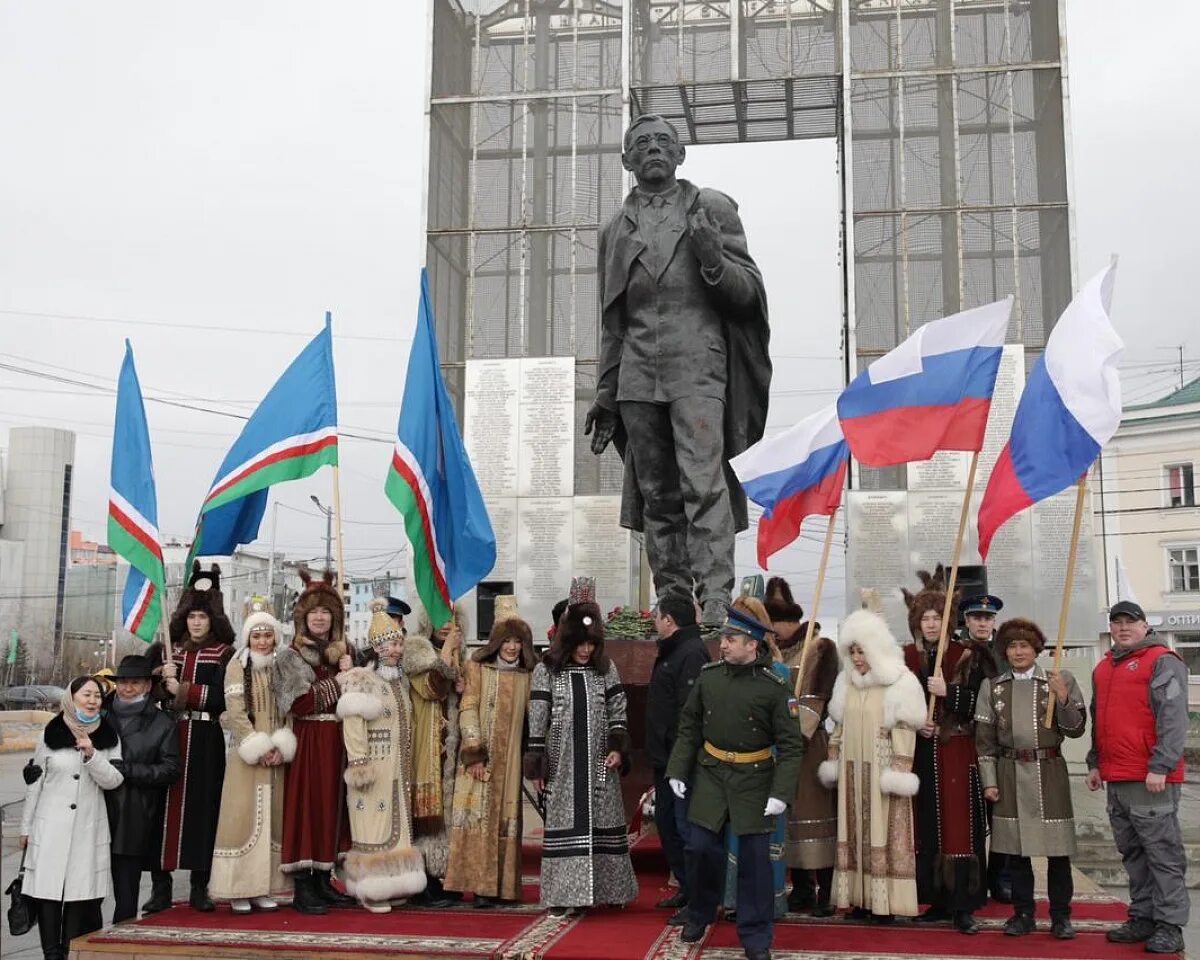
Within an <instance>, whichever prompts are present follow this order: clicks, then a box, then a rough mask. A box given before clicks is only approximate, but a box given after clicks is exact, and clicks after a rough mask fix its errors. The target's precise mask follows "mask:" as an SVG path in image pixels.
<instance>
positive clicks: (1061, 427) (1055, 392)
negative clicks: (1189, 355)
mask: <svg viewBox="0 0 1200 960" xmlns="http://www.w3.org/2000/svg"><path fill="white" fill-rule="evenodd" d="M1116 269H1117V266H1116V263H1115V262H1114V263H1112V264H1110V265H1109V266H1108V267H1106V268H1105V269H1104V270H1102V271H1100V273H1098V274H1096V276H1094V277H1092V279H1091V280H1089V281H1088V282H1087V284H1086V285H1085V286H1084V287H1083V289H1082V290H1080V291H1079V293H1078V294H1077V295H1076V297H1075V299H1074V300H1072V301H1071V302H1070V303H1069V304H1068V305H1067V309H1066V310H1064V311H1063V314H1062V316H1061V317H1059V318H1058V323H1056V324H1055V325H1054V329H1053V330H1052V331H1051V332H1050V339H1049V340H1047V341H1046V349H1045V351H1044V352H1043V353H1042V355H1041V356H1040V357H1039V358H1038V362H1037V363H1036V364H1035V365H1034V368H1033V372H1032V373H1030V374H1029V381H1028V382H1027V383H1026V384H1025V390H1024V392H1023V393H1022V394H1021V402H1020V403H1019V404H1018V405H1017V413H1016V416H1015V417H1013V425H1012V433H1011V434H1010V436H1009V439H1008V443H1007V444H1005V446H1004V449H1003V450H1002V451H1000V457H999V459H998V460H997V461H996V466H995V468H994V469H993V470H992V476H991V478H990V479H989V480H988V485H987V490H986V491H985V492H984V494H983V501H982V502H981V503H980V504H979V555H980V557H982V558H983V559H984V560H987V554H988V548H989V547H990V546H991V543H992V537H993V536H995V533H996V531H997V530H998V529H1000V526H1001V525H1002V524H1003V523H1004V522H1005V521H1006V520H1008V519H1009V517H1012V516H1014V515H1015V514H1017V513H1020V512H1021V511H1022V510H1024V509H1026V508H1027V507H1030V506H1032V505H1033V504H1035V503H1037V502H1038V501H1039V500H1045V499H1046V498H1047V497H1052V496H1054V494H1056V493H1059V492H1060V491H1062V490H1065V489H1066V488H1067V487H1069V486H1070V485H1071V484H1073V483H1075V482H1076V481H1078V480H1079V478H1080V477H1082V476H1083V475H1084V473H1086V472H1087V469H1088V468H1089V467H1090V466H1091V465H1092V462H1093V461H1094V460H1095V459H1096V457H1097V456H1098V455H1099V453H1100V448H1101V447H1103V446H1104V445H1105V444H1106V443H1107V442H1108V441H1109V439H1110V438H1111V437H1112V435H1113V434H1114V433H1116V431H1117V427H1118V426H1119V425H1120V423H1121V377H1120V374H1119V373H1118V371H1117V361H1118V359H1119V358H1120V356H1121V353H1122V351H1123V350H1124V349H1125V344H1124V343H1123V342H1122V341H1121V338H1120V337H1118V336H1117V331H1116V330H1114V329H1113V327H1112V324H1111V323H1109V320H1108V315H1109V310H1110V308H1111V304H1112V288H1113V281H1114V280H1115V278H1116V277H1115V275H1116Z"/></svg>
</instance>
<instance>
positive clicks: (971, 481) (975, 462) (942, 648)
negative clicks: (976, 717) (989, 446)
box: [927, 450, 979, 723]
mask: <svg viewBox="0 0 1200 960" xmlns="http://www.w3.org/2000/svg"><path fill="white" fill-rule="evenodd" d="M978 466H979V451H978V450H976V451H975V452H974V453H972V454H971V469H970V470H969V471H968V472H967V490H966V492H965V493H964V494H963V505H962V512H961V513H960V514H959V517H958V537H957V538H956V539H955V541H954V562H953V563H952V564H951V565H950V579H949V581H948V582H947V583H946V604H945V606H944V607H943V608H942V631H941V633H940V634H939V636H938V647H937V659H936V660H935V661H934V664H933V675H934V676H935V677H940V676H941V675H942V658H943V657H945V655H946V640H947V638H948V637H949V634H950V611H951V610H952V609H954V587H955V585H956V584H957V582H958V561H959V559H960V558H961V557H962V544H963V534H965V533H966V531H967V515H968V514H969V513H970V512H971V494H972V493H973V492H974V490H975V471H976V468H977V467H978ZM936 706H937V697H936V696H930V698H929V713H928V716H927V719H928V721H929V722H930V723H933V711H934V708H935V707H936Z"/></svg>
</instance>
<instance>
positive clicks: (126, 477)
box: [108, 340, 166, 643]
mask: <svg viewBox="0 0 1200 960" xmlns="http://www.w3.org/2000/svg"><path fill="white" fill-rule="evenodd" d="M109 476H110V489H109V494H108V545H109V546H110V547H112V549H113V550H114V552H116V554H117V555H118V556H120V557H122V558H124V559H125V560H128V561H129V576H128V578H127V579H126V581H125V592H124V594H123V596H122V600H121V614H122V620H123V623H124V626H125V629H126V630H128V631H129V632H130V633H132V634H134V635H135V636H138V637H141V639H143V640H145V641H146V642H147V643H149V642H150V641H151V640H153V639H154V632H155V631H156V630H157V629H158V625H159V623H160V622H161V621H162V617H163V593H164V592H165V589H166V571H165V569H164V566H163V554H162V539H161V537H160V536H159V533H158V496H157V494H156V492H155V489H154V460H153V458H152V457H151V456H150V429H149V427H147V425H146V407H145V404H144V403H143V402H142V388H141V385H140V384H139V383H138V375H137V368H136V367H135V366H134V362H133V346H132V345H131V344H130V343H129V341H128V340H126V341H125V359H124V361H123V362H122V363H121V375H120V377H118V379H117V416H116V422H115V424H114V425H113V449H112V468H111V472H110V475H109Z"/></svg>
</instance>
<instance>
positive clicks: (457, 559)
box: [383, 270, 496, 629]
mask: <svg viewBox="0 0 1200 960" xmlns="http://www.w3.org/2000/svg"><path fill="white" fill-rule="evenodd" d="M383 489H384V492H385V493H386V494H387V497H388V499H389V500H391V501H392V503H393V504H394V505H395V507H396V509H397V510H399V511H400V513H402V514H403V515H404V529H405V530H406V532H407V533H408V539H409V542H410V543H411V544H412V548H413V573H414V579H415V581H416V585H417V593H418V594H419V595H420V597H421V602H422V603H423V604H424V605H425V609H426V610H427V611H428V612H429V620H430V622H431V623H432V624H433V626H434V628H435V629H436V628H438V627H441V626H444V625H445V624H446V623H448V622H449V620H450V617H451V616H452V613H453V603H454V601H455V600H456V599H458V598H459V597H461V596H462V595H463V594H464V593H466V592H467V591H469V590H470V589H471V588H472V587H474V586H475V585H476V584H477V583H479V581H480V580H482V579H483V578H484V577H486V576H487V575H488V573H489V572H491V569H492V567H494V566H495V565H496V537H495V534H493V533H492V522H491V520H490V519H488V513H487V507H486V506H485V505H484V502H483V494H482V493H480V491H479V483H478V482H477V481H476V479H475V471H474V470H472V469H471V461H470V460H469V459H468V458H467V451H466V449H465V448H464V447H463V442H462V437H461V436H460V435H459V432H458V422H457V421H456V420H455V418H454V407H453V405H452V404H451V403H450V394H449V393H447V391H446V384H445V381H443V380H442V369H441V366H440V364H439V361H438V348H437V336H436V334H435V332H434V327H433V307H432V305H431V304H430V301H429V276H428V274H427V273H426V272H425V270H422V271H421V306H420V309H419V311H418V313H417V328H416V330H415V331H414V333H413V344H412V353H410V354H409V356H408V375H407V377H406V378H405V381H404V399H403V401H402V402H401V405H400V427H399V437H398V438H397V440H396V447H395V449H394V450H393V452H392V466H391V469H390V470H389V471H388V476H387V480H386V482H385V483H384V487H383Z"/></svg>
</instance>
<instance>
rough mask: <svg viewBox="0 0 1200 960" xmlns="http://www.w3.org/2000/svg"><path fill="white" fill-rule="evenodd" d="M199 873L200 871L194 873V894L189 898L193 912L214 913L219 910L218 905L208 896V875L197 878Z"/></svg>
mask: <svg viewBox="0 0 1200 960" xmlns="http://www.w3.org/2000/svg"><path fill="white" fill-rule="evenodd" d="M198 873H199V871H193V873H192V892H191V895H190V896H189V897H188V903H189V904H191V907H192V909H193V910H198V911H199V912H200V913H212V912H213V911H214V910H216V909H217V905H216V904H215V903H213V902H212V897H210V896H209V895H208V874H207V873H205V874H202V875H200V876H197V874H198Z"/></svg>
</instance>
